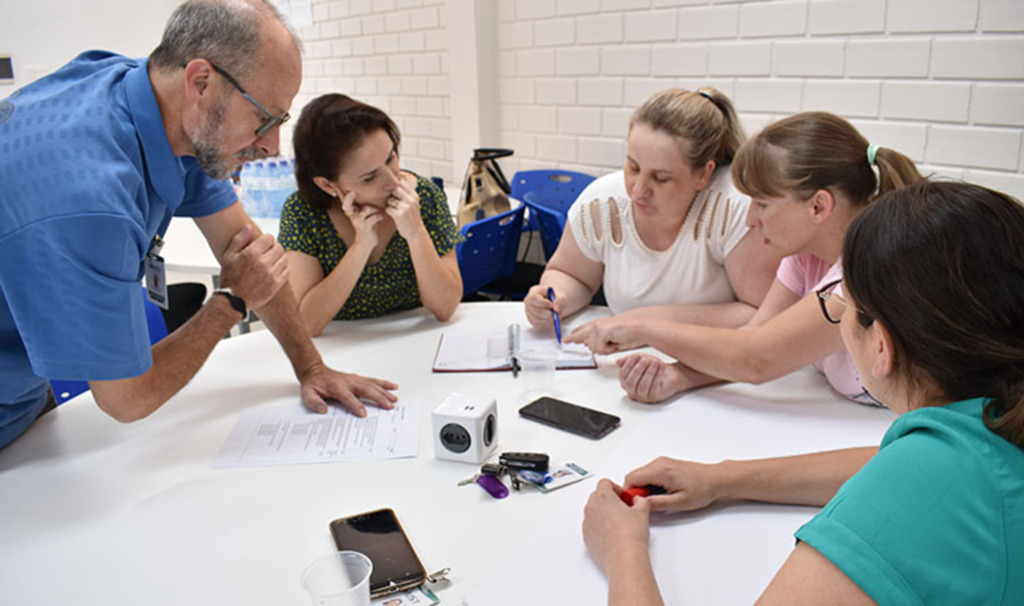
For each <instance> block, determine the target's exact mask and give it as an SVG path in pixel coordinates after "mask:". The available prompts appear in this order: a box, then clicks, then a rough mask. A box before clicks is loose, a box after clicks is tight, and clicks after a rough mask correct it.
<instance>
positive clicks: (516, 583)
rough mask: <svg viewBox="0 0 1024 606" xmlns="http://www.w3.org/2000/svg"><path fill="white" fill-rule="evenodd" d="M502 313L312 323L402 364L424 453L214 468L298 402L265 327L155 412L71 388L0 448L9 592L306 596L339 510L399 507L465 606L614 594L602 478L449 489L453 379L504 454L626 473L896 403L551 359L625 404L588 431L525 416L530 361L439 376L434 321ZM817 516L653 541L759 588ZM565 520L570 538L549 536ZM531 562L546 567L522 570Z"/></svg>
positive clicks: (792, 439)
mask: <svg viewBox="0 0 1024 606" xmlns="http://www.w3.org/2000/svg"><path fill="white" fill-rule="evenodd" d="M595 311H596V312H597V313H601V310H590V311H588V312H587V313H594V312H595ZM511 321H517V322H525V320H524V317H523V312H522V305H521V304H518V303H471V304H463V305H461V306H460V307H459V309H458V311H457V312H456V314H455V316H454V318H453V320H452V321H451V322H449V323H448V324H444V325H441V324H438V323H437V322H436V321H435V320H434V319H433V318H432V317H431V316H430V315H429V314H428V313H426V312H425V311H423V310H416V311H412V312H406V313H402V314H397V315H394V316H390V317H386V318H382V319H377V320H364V321H357V322H345V323H333V324H332V325H331V326H330V327H329V328H328V329H327V331H325V335H324V336H322V337H320V338H318V339H316V344H317V346H318V348H319V349H320V351H321V352H322V354H323V356H324V359H325V360H326V361H327V362H328V364H330V365H332V366H333V367H334V368H337V369H340V370H345V371H350V372H358V373H361V374H366V375H372V376H377V377H382V378H388V379H391V380H393V381H395V382H397V383H399V384H400V389H399V391H398V394H399V396H400V397H404V398H419V399H420V400H422V402H423V410H422V413H421V424H422V427H421V432H420V445H419V456H418V457H416V458H408V459H395V460H380V461H369V462H340V463H325V464H310V465H294V466H277V467H250V468H235V469H214V468H212V466H211V461H212V460H213V458H214V456H215V455H216V454H217V453H218V452H219V450H220V448H221V446H222V445H223V444H224V441H225V439H226V438H227V436H228V434H229V433H230V431H231V429H232V427H233V426H234V423H235V421H236V420H237V418H238V415H239V413H240V412H241V411H243V410H245V409H248V408H252V407H259V406H269V405H282V404H287V403H294V402H297V401H298V395H297V391H298V390H297V385H296V383H295V380H294V378H293V377H292V374H291V370H290V366H289V364H288V361H287V359H286V357H285V356H284V354H283V353H282V352H281V350H280V348H279V347H278V345H277V343H276V341H275V340H274V339H273V337H272V335H271V334H270V333H269V332H268V331H260V332H256V333H251V334H248V335H244V336H241V337H235V338H231V339H228V340H226V341H224V342H222V343H221V344H219V345H218V347H217V349H216V350H215V351H214V352H213V354H212V355H211V356H210V359H209V360H208V361H207V363H206V365H205V366H204V367H203V369H202V370H201V371H200V372H199V374H198V375H197V376H196V377H195V378H194V380H193V381H192V382H191V383H190V384H189V385H188V386H187V387H186V388H185V389H184V390H182V391H181V393H179V394H178V395H177V396H175V397H174V398H173V399H172V400H171V401H170V402H168V403H167V404H166V405H165V406H164V407H163V408H161V409H160V410H159V411H157V412H156V413H154V414H153V415H151V416H150V417H149V418H147V419H144V420H142V421H139V422H136V423H133V424H130V425H122V424H119V423H117V422H116V421H114V420H113V419H111V418H109V417H108V416H106V415H105V414H103V413H102V412H101V411H100V410H99V409H98V408H97V407H96V405H95V403H94V401H93V400H92V397H91V394H89V393H86V394H83V395H82V396H80V397H78V398H75V399H73V400H71V401H70V402H68V403H66V404H64V405H62V406H61V407H60V408H58V409H57V410H56V411H55V412H53V413H50V414H48V415H46V416H45V417H44V418H43V419H41V420H40V421H39V422H37V423H36V424H35V425H34V426H33V427H32V428H31V429H30V430H29V432H28V433H27V434H26V435H24V436H23V437H22V438H21V439H19V440H18V441H16V442H15V443H14V444H12V445H11V446H9V447H8V448H7V449H6V450H4V451H2V452H0V537H2V539H0V540H2V548H0V602H3V603H7V604H18V605H27V604H103V605H111V606H113V605H119V604H125V605H127V604H132V605H137V604H178V605H180V604H268V605H269V604H273V605H288V604H295V605H298V604H305V603H306V601H305V596H304V595H303V593H302V591H301V589H300V587H299V582H298V579H299V575H300V573H301V572H302V570H303V569H304V568H305V567H306V565H308V564H309V563H310V562H311V561H312V560H313V559H315V558H316V557H317V556H319V555H321V554H324V553H328V552H330V551H332V550H333V549H334V546H333V542H332V540H331V537H330V534H329V532H328V523H329V522H330V521H331V520H333V519H335V518H338V517H342V516H346V515H350V514H355V513H359V512H362V511H367V510H370V509H375V508H378V507H392V508H394V509H395V511H396V512H397V513H398V516H399V519H400V520H401V521H402V523H403V525H404V526H405V528H406V531H407V532H408V534H409V535H410V538H411V540H412V542H413V544H414V546H415V547H416V549H417V551H418V553H419V555H420V557H421V559H422V560H423V561H424V564H425V565H426V567H427V568H428V569H430V571H431V572H433V571H435V570H437V569H440V568H442V567H445V566H450V567H451V568H452V575H451V578H452V580H453V581H454V582H453V584H452V585H451V586H449V587H447V588H446V589H444V590H442V591H441V592H440V593H439V596H440V597H441V599H442V603H444V604H459V603H462V602H463V600H464V599H466V598H467V596H469V599H470V602H471V603H472V604H473V605H476V604H491V603H494V604H497V603H509V604H512V603H525V602H529V603H533V604H547V603H563V602H560V601H557V600H556V599H555V598H556V596H557V595H558V593H559V588H561V590H562V591H564V589H565V588H566V587H576V589H577V590H575V591H573V592H572V595H574V596H575V597H577V598H581V599H580V600H578V601H574V602H573V603H579V604H590V603H595V604H596V603H603V600H604V595H605V587H604V586H603V584H602V580H603V579H601V578H600V575H599V573H597V572H595V571H596V569H595V568H594V566H593V564H592V563H590V562H589V560H588V559H587V557H586V555H585V551H584V549H583V544H582V539H581V537H580V534H579V524H580V521H581V519H582V510H581V504H582V503H583V502H585V500H586V496H587V495H588V494H589V493H590V491H591V490H592V489H593V485H594V482H595V480H594V479H587V480H584V481H583V482H581V483H579V484H576V485H573V486H569V487H566V488H564V489H561V490H559V491H556V492H553V493H550V494H541V493H539V492H537V491H528V492H521V493H516V492H513V493H512V494H511V495H510V496H509V497H508V498H506V499H503V500H495V499H492V498H491V497H490V496H488V495H487V494H486V493H485V492H484V491H483V490H481V489H480V488H479V487H477V486H475V485H469V486H464V487H457V486H456V483H457V482H458V481H459V480H461V479H464V478H466V477H469V476H470V475H472V473H473V472H474V471H475V470H476V467H475V466H471V465H468V464H463V463H456V462H450V461H442V460H438V459H435V458H434V456H433V444H432V441H431V438H432V436H431V429H430V409H432V408H433V407H434V406H436V405H437V404H438V403H440V402H441V400H442V399H443V398H444V397H445V396H447V395H448V394H449V393H451V392H453V391H461V392H469V393H480V394H489V395H494V396H496V397H497V398H498V404H499V422H498V426H499V434H498V439H499V451H511V450H517V451H538V452H547V453H549V454H550V455H551V458H552V461H553V462H562V461H567V460H572V461H576V462H578V463H579V464H581V465H582V466H584V467H585V468H587V469H590V470H592V471H594V472H595V475H596V476H602V475H609V474H611V475H612V477H614V478H615V479H616V480H619V479H621V476H622V474H623V473H624V472H625V471H627V470H629V469H632V468H634V467H636V466H638V465H640V464H642V463H645V462H646V461H647V460H649V459H650V458H651V456H652V455H654V454H659V453H666V454H673V455H674V456H687V457H691V458H695V459H698V460H707V461H715V460H720V459H722V458H744V457H754V456H766V455H775V454H790V453H796V452H806V451H811V450H818V449H823V448H837V447H844V446H855V445H865V444H877V443H878V440H879V439H880V438H881V435H882V434H883V433H884V430H885V428H886V426H887V425H888V423H889V421H890V418H891V415H890V414H888V413H887V412H886V411H881V410H877V409H869V408H866V407H863V406H860V405H857V404H853V403H850V402H847V401H844V400H842V399H841V398H839V397H838V396H836V395H835V394H834V393H832V392H831V391H830V390H829V389H828V387H827V385H826V383H825V381H824V379H822V378H821V377H820V376H818V375H817V374H816V373H815V372H814V371H812V370H810V369H805V370H803V371H800V372H797V373H794V374H792V375H790V376H788V377H785V378H783V379H780V380H778V381H775V382H772V383H769V384H766V385H762V386H749V385H731V386H723V387H716V388H711V389H706V390H703V391H701V392H699V393H698V394H695V395H687V396H683V397H680V398H677V399H675V400H673V401H672V402H671V403H668V404H664V405H659V406H647V405H641V404H637V403H633V402H630V401H629V400H627V399H626V398H625V397H624V396H623V394H622V391H621V389H620V388H619V386H618V380H617V378H616V372H615V366H614V363H613V361H612V359H611V358H604V357H602V358H600V359H599V368H598V369H597V370H567V371H558V373H557V378H556V387H555V388H554V389H553V393H552V394H551V395H555V396H557V397H561V398H563V399H567V400H569V401H573V402H576V403H580V404H583V405H587V406H591V407H594V408H597V409H600V410H605V411H607V412H611V413H613V414H616V415H619V416H620V417H622V426H621V427H620V428H619V429H617V430H615V431H613V432H612V433H611V434H609V435H608V436H606V437H605V438H604V439H602V440H600V441H592V440H589V439H586V438H582V437H578V436H575V435H572V434H568V433H564V432H561V431H558V430H555V429H551V428H548V427H546V426H543V425H539V424H537V423H535V422H532V421H528V420H525V419H521V418H519V417H518V415H517V413H516V411H517V409H518V408H519V407H520V406H522V405H523V404H525V403H526V402H527V400H528V399H532V395H528V394H524V393H523V391H522V384H523V381H522V377H520V378H519V379H514V378H513V377H512V375H511V373H493V372H492V373H441V374H435V373H432V372H431V362H432V359H433V354H434V352H435V350H436V347H437V343H438V338H439V335H440V333H441V332H442V331H445V330H448V331H468V330H500V329H502V328H503V327H504V326H505V325H506V324H507V323H508V322H511ZM665 435H669V436H677V437H678V439H672V438H671V437H670V438H668V439H666V438H665V437H664V436H665ZM648 436H650V437H648ZM659 436H660V437H659ZM814 513H815V510H814V509H813V508H787V507H773V506H768V505H755V504H747V505H739V506H732V507H726V508H715V509H713V510H711V511H709V512H703V513H698V514H690V515H689V516H683V517H678V516H677V517H674V518H671V519H670V522H669V523H668V524H667V525H665V526H664V527H662V528H657V527H656V528H655V530H653V531H652V536H653V537H654V543H655V548H658V543H659V542H660V543H662V545H663V544H664V543H666V542H667V536H668V535H667V534H665V535H662V534H661V533H663V532H664V533H668V532H673V533H683V535H685V536H684V538H685V541H684V542H681V544H685V546H686V548H687V552H688V553H690V554H691V557H689V558H688V559H686V566H687V570H686V577H685V578H686V579H692V582H691V583H690V584H683V585H680V583H678V582H673V581H670V580H669V579H664V583H665V586H666V588H667V589H669V590H671V592H672V593H669V594H668V595H667V596H666V597H668V598H669V600H668V601H669V603H681V602H687V601H689V602H694V603H702V601H703V598H706V597H707V596H712V597H713V598H714V601H715V602H718V603H744V602H745V603H750V602H751V601H752V600H753V597H754V596H756V595H757V593H756V592H757V591H758V590H759V588H760V587H763V586H764V584H765V583H766V582H767V579H770V578H771V574H772V573H773V572H774V571H775V570H776V569H777V568H778V566H779V564H780V563H781V561H782V560H783V559H784V558H785V555H786V553H788V551H789V550H790V549H791V547H792V544H793V540H792V532H793V531H794V530H795V528H796V525H798V524H799V523H800V522H801V521H804V520H807V519H809V518H810V517H811V516H812V515H813V514H814ZM552 525H554V526H555V527H557V528H560V529H562V530H561V532H562V533H563V534H562V535H559V534H558V533H550V534H546V533H547V531H546V530H545V529H546V528H549V527H551V526H552ZM531 529H533V530H532V531H531ZM538 533H540V535H539V536H538ZM549 536H550V538H547V537H549ZM659 536H661V537H662V538H661V539H659ZM552 541H555V542H556V544H545V543H546V542H548V543H550V542H552ZM517 554H519V556H517ZM523 554H526V555H525V556H524V555H523ZM562 554H565V555H564V557H565V558H567V560H564V563H565V564H566V565H567V566H566V567H565V570H567V571H572V570H579V571H581V572H580V573H579V574H580V576H582V577H583V578H581V579H577V578H575V577H570V578H565V577H563V576H562V575H561V574H560V572H559V571H561V570H563V568H561V567H558V566H557V565H558V561H554V562H552V561H549V560H548V559H547V558H551V557H559V558H561V557H563V555H562ZM530 557H536V558H537V562H536V563H534V562H532V561H529V559H528V558H530ZM671 565H672V562H661V563H658V562H656V566H657V567H659V568H660V567H662V566H670V567H671ZM506 567H507V569H508V570H509V571H510V572H514V574H513V576H511V577H510V576H509V575H507V574H503V573H504V570H505V569H506ZM519 570H525V571H534V572H535V574H533V575H529V578H528V579H524V578H523V576H522V573H520V572H518V571H519ZM594 579H597V580H596V581H595V580H594ZM574 581H576V582H579V581H586V583H585V585H584V586H582V587H580V586H579V585H576V582H574ZM474 585H476V586H474ZM481 596H482V597H481ZM491 598H493V599H491ZM520 598H521V599H520Z"/></svg>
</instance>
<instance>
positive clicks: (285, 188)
mask: <svg viewBox="0 0 1024 606" xmlns="http://www.w3.org/2000/svg"><path fill="white" fill-rule="evenodd" d="M271 166H272V167H273V168H272V170H271V176H270V183H271V184H270V185H269V186H268V188H267V189H268V190H269V192H268V193H269V196H268V197H269V198H270V200H271V211H270V215H269V216H271V217H273V218H278V217H280V216H281V210H282V209H283V208H284V203H285V201H286V200H288V196H290V195H291V194H292V192H294V191H295V174H294V172H293V170H292V162H291V160H289V159H287V158H282V159H280V160H278V161H276V162H271Z"/></svg>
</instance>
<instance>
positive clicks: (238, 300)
mask: <svg viewBox="0 0 1024 606" xmlns="http://www.w3.org/2000/svg"><path fill="white" fill-rule="evenodd" d="M213 294H215V295H224V296H225V297H227V298H228V302H230V303H231V307H233V308H234V309H235V311H237V312H238V313H240V314H242V319H243V320H244V319H246V318H248V317H249V310H248V309H247V308H246V307H245V301H243V300H242V297H239V296H238V295H236V294H234V293H233V292H231V290H230V289H228V288H221V289H219V290H215V291H213Z"/></svg>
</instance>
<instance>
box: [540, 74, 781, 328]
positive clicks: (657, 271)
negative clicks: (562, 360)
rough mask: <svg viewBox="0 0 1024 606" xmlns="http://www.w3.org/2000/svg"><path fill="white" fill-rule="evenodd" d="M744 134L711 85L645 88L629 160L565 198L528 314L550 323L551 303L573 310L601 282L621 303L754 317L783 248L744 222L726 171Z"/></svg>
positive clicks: (632, 309)
mask: <svg viewBox="0 0 1024 606" xmlns="http://www.w3.org/2000/svg"><path fill="white" fill-rule="evenodd" d="M744 139H745V135H744V133H743V129H742V127H741V126H740V124H739V121H738V119H737V118H736V114H735V111H734V110H733V107H732V103H731V102H730V101H729V99H728V98H727V97H725V96H724V95H722V94H721V93H720V92H719V91H717V90H715V89H713V88H709V87H705V88H701V89H699V90H698V91H696V92H691V91H686V90H683V89H668V90H665V91H661V92H658V93H655V94H654V95H653V96H652V97H651V98H649V99H648V100H647V101H646V102H645V103H644V104H643V105H642V106H640V107H639V108H638V109H637V110H636V111H635V112H634V113H633V116H632V118H631V120H630V127H629V137H628V139H627V149H626V162H625V166H624V170H622V171H620V172H615V173H612V174H610V175H606V176H604V177H601V178H600V179H597V180H596V181H594V182H593V183H591V184H590V185H589V186H588V187H587V188H586V189H585V190H584V191H583V192H582V193H581V194H580V196H579V198H578V199H577V200H576V203H575V204H573V206H572V208H571V209H570V211H569V220H568V224H567V225H566V229H565V233H564V234H563V236H562V240H561V242H560V243H559V245H558V250H557V251H555V254H554V255H553V256H552V258H551V260H550V261H549V262H548V265H547V268H546V269H545V271H544V274H543V276H541V280H540V283H539V284H538V285H536V286H534V287H533V288H531V289H530V292H529V294H528V295H527V297H526V300H525V307H526V316H527V319H528V320H529V321H530V323H531V324H533V325H534V326H537V327H540V328H544V329H551V327H552V321H551V312H552V310H554V311H557V312H559V313H560V314H562V315H563V316H568V315H570V314H572V313H575V312H576V311H578V310H580V309H581V308H583V307H585V306H586V305H588V304H589V302H590V300H591V298H592V297H593V295H594V293H595V292H597V290H598V288H600V287H601V285H602V284H603V285H604V291H605V297H606V299H607V301H608V304H609V307H611V309H612V311H613V312H615V313H616V314H635V315H640V316H643V317H651V318H655V317H656V318H663V319H674V320H676V321H684V322H689V323H698V324H706V325H711V326H728V327H732V326H740V325H742V324H743V323H745V322H746V321H747V320H749V319H750V317H751V316H753V314H754V311H756V309H757V307H758V306H759V305H760V304H761V301H762V300H763V299H764V296H765V293H767V291H768V287H769V286H770V285H771V282H772V279H773V277H774V274H775V269H776V267H777V266H778V261H779V259H778V256H777V255H776V254H775V253H774V252H771V251H770V250H769V249H767V247H766V246H765V245H764V243H763V242H762V241H761V239H760V238H757V237H755V236H754V235H753V234H751V233H750V232H749V230H748V228H747V226H746V225H745V223H744V218H745V216H746V213H747V209H748V207H749V205H750V198H748V197H747V196H745V195H743V194H741V193H739V192H738V191H737V190H736V189H735V188H734V187H733V184H732V180H731V177H730V175H729V166H728V164H729V163H730V162H731V161H732V158H733V156H734V155H735V153H736V150H737V149H738V148H739V146H740V144H741V143H743V141H744ZM549 287H550V288H553V289H554V292H555V299H554V301H553V302H552V301H549V300H548V298H547V290H548V288H549ZM591 329H592V325H591V324H584V325H583V326H581V327H579V328H578V329H577V330H576V333H574V334H577V336H580V334H581V333H582V334H585V333H586V332H587V331H589V330H591Z"/></svg>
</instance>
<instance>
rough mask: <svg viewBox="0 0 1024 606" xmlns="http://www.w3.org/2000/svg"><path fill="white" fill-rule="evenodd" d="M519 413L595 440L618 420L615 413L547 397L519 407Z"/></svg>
mask: <svg viewBox="0 0 1024 606" xmlns="http://www.w3.org/2000/svg"><path fill="white" fill-rule="evenodd" d="M519 414H520V415H522V416H524V417H526V418H528V419H533V420H534V421H539V422H541V423H544V424H546V425H550V426H552V427H557V428H558V429H564V430H565V431H571V432H572V433H576V434H579V435H581V436H587V437H588V438H593V439H595V440H596V439H598V438H603V437H604V436H606V435H608V433H609V432H611V430H613V429H615V428H616V427H618V426H619V422H620V419H619V417H616V416H615V415H610V414H607V413H604V412H601V411H599V410H594V409H592V408H586V407H584V406H579V405H577V404H570V403H569V402H565V401H563V400H557V399H555V398H549V397H543V398H537V399H536V400H534V401H533V402H530V403H529V404H527V405H526V406H523V407H522V408H520V409H519Z"/></svg>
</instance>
